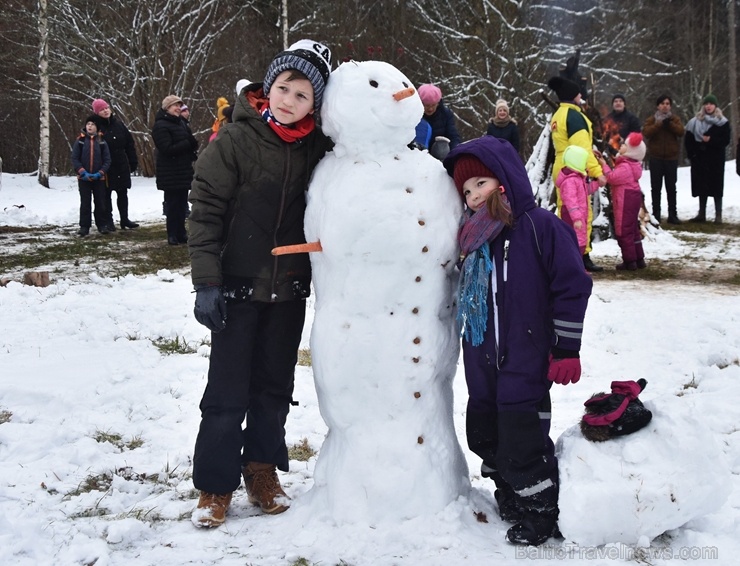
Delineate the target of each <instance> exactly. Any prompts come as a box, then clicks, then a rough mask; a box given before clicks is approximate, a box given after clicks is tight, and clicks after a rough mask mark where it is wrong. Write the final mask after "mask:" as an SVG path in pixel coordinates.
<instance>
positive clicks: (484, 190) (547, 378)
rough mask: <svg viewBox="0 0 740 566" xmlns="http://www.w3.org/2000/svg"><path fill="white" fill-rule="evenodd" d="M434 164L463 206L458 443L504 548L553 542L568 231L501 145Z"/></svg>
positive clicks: (577, 314)
mask: <svg viewBox="0 0 740 566" xmlns="http://www.w3.org/2000/svg"><path fill="white" fill-rule="evenodd" d="M443 163H444V166H445V168H446V169H447V172H448V173H449V175H450V176H451V177H453V179H454V182H455V186H456V187H457V190H458V191H459V193H460V196H461V198H463V199H464V201H465V204H466V212H465V221H464V223H463V225H462V227H461V229H460V233H459V242H460V248H461V255H460V286H459V293H458V321H459V323H460V325H461V332H462V335H463V342H462V347H463V361H464V365H465V378H466V381H467V385H468V395H469V397H468V406H467V417H466V419H467V422H466V434H467V439H468V445H469V447H470V449H471V450H472V451H473V452H474V453H475V454H477V455H478V456H480V457H481V458H482V460H483V463H482V466H481V474H482V475H483V476H484V477H488V478H491V479H493V480H494V482H495V484H496V491H495V493H494V496H495V498H496V501H497V503H498V508H499V514H500V515H501V518H502V519H503V520H505V521H507V522H511V523H514V525H513V526H512V527H511V528H510V529H509V530H508V532H507V535H506V536H507V538H508V540H509V541H510V542H512V543H515V544H526V545H539V544H542V543H543V542H545V541H546V540H547V539H548V538H549V537H550V536H553V535H557V534H558V531H557V518H558V469H557V461H556V459H555V451H554V445H553V442H552V440H551V439H550V437H549V430H550V387H551V386H552V384H553V383H558V384H562V385H567V384H569V383H576V382H578V380H579V379H580V376H581V365H580V359H579V350H580V348H581V336H582V332H583V320H584V316H585V313H586V306H587V304H588V299H589V296H590V294H591V286H592V281H591V277H590V275H588V274H587V273H586V271H585V270H584V268H583V261H582V259H581V254H580V251H579V249H578V242H577V240H576V236H575V233H574V232H573V230H572V229H571V228H570V226H568V225H567V224H565V223H564V222H563V221H562V220H561V219H560V218H558V217H557V216H555V215H554V214H552V213H551V212H549V211H547V210H545V209H543V208H539V207H538V206H537V205H536V204H535V201H534V197H533V196H532V187H531V185H530V183H529V179H528V177H527V172H526V170H525V169H524V164H523V163H522V160H521V159H520V158H519V156H518V154H517V153H516V151H515V150H514V148H513V146H512V145H511V144H510V143H508V142H506V141H504V140H501V139H498V138H495V137H493V136H488V135H486V136H483V137H481V138H478V139H475V140H471V141H468V142H465V143H462V144H460V145H459V146H457V147H456V148H455V149H453V150H452V151H451V152H450V153H449V155H448V156H447V157H446V158H445V160H444V162H443Z"/></svg>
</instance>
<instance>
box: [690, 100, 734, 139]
mask: <svg viewBox="0 0 740 566" xmlns="http://www.w3.org/2000/svg"><path fill="white" fill-rule="evenodd" d="M725 123H727V118H725V117H724V115H723V114H722V110H720V109H719V108H716V109H715V110H714V112H713V113H712V114H707V113H706V112H704V109H703V108H702V109H701V112H699V113H698V114H697V115H696V117H695V118H692V119H691V120H689V123H688V124H686V129H687V130H688V131H690V132H691V133H692V134H694V139H695V140H696V141H698V142H703V141H704V135H705V134H706V133H707V131H709V128H711V127H712V126H722V125H724V124H725Z"/></svg>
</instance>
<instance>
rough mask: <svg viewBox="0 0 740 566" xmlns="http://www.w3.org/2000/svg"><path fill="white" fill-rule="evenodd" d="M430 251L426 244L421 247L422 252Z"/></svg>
mask: <svg viewBox="0 0 740 566" xmlns="http://www.w3.org/2000/svg"><path fill="white" fill-rule="evenodd" d="M428 251H429V248H428V247H426V246H424V247H423V248H421V253H424V254H425V253H427V252H428Z"/></svg>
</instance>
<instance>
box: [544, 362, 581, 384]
mask: <svg viewBox="0 0 740 566" xmlns="http://www.w3.org/2000/svg"><path fill="white" fill-rule="evenodd" d="M547 379H549V380H550V381H554V382H555V383H558V384H560V385H568V384H569V383H578V380H579V379H581V360H580V359H578V358H563V359H556V358H553V357H552V354H550V367H549V368H548V369H547Z"/></svg>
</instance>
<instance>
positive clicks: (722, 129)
mask: <svg viewBox="0 0 740 566" xmlns="http://www.w3.org/2000/svg"><path fill="white" fill-rule="evenodd" d="M730 136H731V131H730V122H729V121H728V120H727V118H725V116H724V115H723V114H722V110H720V108H719V106H718V101H717V97H716V96H714V95H713V94H708V95H706V96H705V97H704V99H703V100H702V107H701V110H700V111H699V113H698V114H697V115H696V116H695V117H693V118H692V119H691V120H689V123H688V124H686V136H685V137H684V146H685V148H686V155H687V156H688V158H689V160H690V161H691V196H693V197H699V213H698V214H697V215H696V216H695V217H694V218H692V219H691V220H690V221H689V222H706V221H707V200H708V199H709V197H714V221H715V222H716V223H717V224H721V223H722V195H723V193H724V189H725V149H726V148H727V146H728V145H729V143H730Z"/></svg>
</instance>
